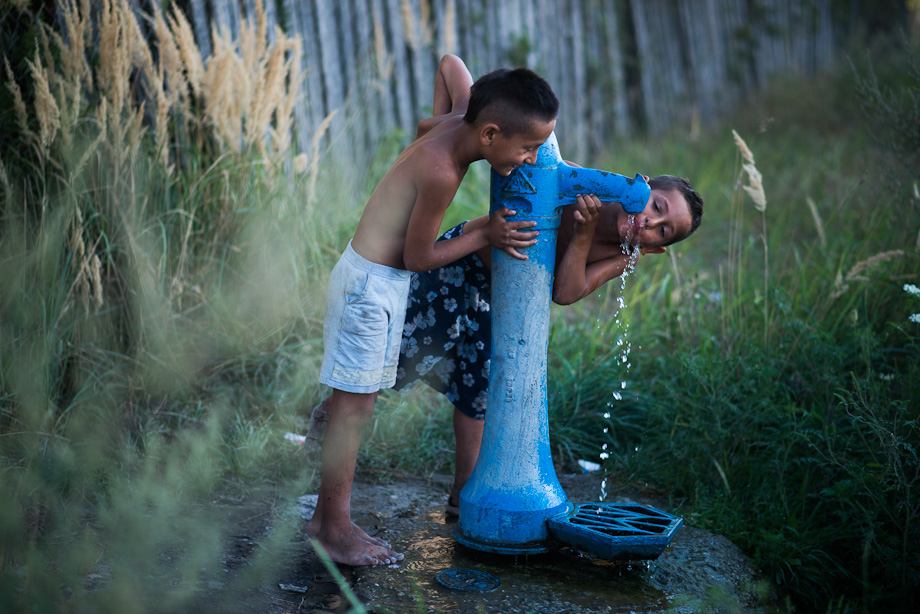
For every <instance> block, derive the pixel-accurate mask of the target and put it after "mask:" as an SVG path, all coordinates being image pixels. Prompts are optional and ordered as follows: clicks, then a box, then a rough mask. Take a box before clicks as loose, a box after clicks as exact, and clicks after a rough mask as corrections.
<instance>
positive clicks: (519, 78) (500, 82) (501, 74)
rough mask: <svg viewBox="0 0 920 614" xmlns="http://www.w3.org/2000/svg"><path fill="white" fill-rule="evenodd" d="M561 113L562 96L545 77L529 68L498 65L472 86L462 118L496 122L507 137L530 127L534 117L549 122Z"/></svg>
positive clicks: (475, 122)
mask: <svg viewBox="0 0 920 614" xmlns="http://www.w3.org/2000/svg"><path fill="white" fill-rule="evenodd" d="M558 113H559V99H558V98H556V94H554V93H553V88H551V87H550V85H549V83H547V82H546V80H545V79H543V77H541V76H540V75H538V74H537V73H535V72H534V71H532V70H530V69H528V68H514V69H512V68H499V69H498V70H493V71H492V72H490V73H489V74H487V75H483V76H482V77H480V78H479V79H477V80H476V82H475V83H473V87H472V88H470V102H469V105H468V106H467V109H466V115H464V116H463V121H465V122H467V123H468V124H474V125H475V124H479V123H483V122H493V123H495V124H497V125H498V127H499V128H501V130H502V132H506V133H507V134H508V136H513V135H515V134H520V133H521V132H526V131H527V130H529V129H530V126H531V124H532V123H533V122H534V120H539V121H543V122H550V121H552V120H554V119H556V115H557V114H558Z"/></svg>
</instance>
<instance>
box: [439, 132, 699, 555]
mask: <svg viewBox="0 0 920 614" xmlns="http://www.w3.org/2000/svg"><path fill="white" fill-rule="evenodd" d="M650 192H651V190H650V188H649V186H648V183H646V181H645V179H644V178H643V177H642V176H641V175H636V177H635V178H629V177H625V176H623V175H618V174H616V173H610V172H606V171H599V170H594V169H587V168H579V167H573V166H570V165H568V164H566V163H565V162H564V161H563V160H562V158H561V156H560V155H559V145H558V143H557V141H556V136H555V134H553V135H550V138H549V139H548V140H547V141H546V143H544V144H543V145H542V146H541V147H540V149H539V151H538V153H537V159H536V162H535V163H534V164H532V165H526V166H522V167H520V168H517V169H515V171H514V172H512V173H511V174H510V175H508V176H507V177H503V176H501V175H499V174H498V173H496V172H495V171H494V170H493V171H492V184H491V199H490V201H491V202H490V210H491V211H492V212H493V213H494V212H495V211H497V210H499V209H501V208H502V207H508V208H510V209H514V210H515V211H517V215H516V216H515V217H514V218H513V219H515V220H533V221H536V222H537V226H536V228H534V230H537V231H539V233H540V234H539V236H538V237H537V243H536V244H535V245H533V246H531V247H529V248H527V250H526V254H527V256H528V260H518V259H515V258H513V257H512V256H510V255H508V254H506V253H505V252H504V251H501V250H498V249H494V248H493V250H492V362H491V368H490V372H489V396H488V410H487V413H486V421H485V430H484V433H483V439H482V447H481V450H480V453H479V458H478V460H477V462H476V467H475V468H474V470H473V474H472V476H471V477H470V480H469V481H468V482H467V483H466V485H465V486H464V487H463V490H462V491H461V492H460V521H459V523H458V525H457V527H456V529H455V531H454V537H455V538H456V539H457V541H459V542H460V543H461V544H464V545H466V546H469V547H471V548H474V549H477V550H483V551H487V552H496V553H501V554H536V553H542V552H548V551H550V550H553V549H555V548H557V547H558V545H559V542H564V543H569V544H570V545H574V546H576V547H578V548H579V549H582V550H587V551H589V552H592V553H595V554H597V555H599V556H603V557H605V558H617V557H630V558H654V557H657V556H658V554H660V552H661V550H663V549H664V547H666V546H667V544H668V542H669V540H670V537H671V536H673V535H674V533H676V531H677V530H678V529H679V527H680V524H681V520H680V519H679V518H675V517H673V516H669V515H668V514H665V513H664V512H660V511H659V510H655V509H654V508H647V507H644V506H636V505H632V506H629V509H628V510H623V509H617V508H616V506H615V504H606V503H599V504H590V505H588V506H586V505H585V504H573V503H569V502H568V501H567V499H566V495H565V492H563V490H562V486H561V485H560V484H559V479H558V478H557V477H556V472H555V469H554V468H553V462H552V456H551V454H550V447H549V426H548V414H547V394H546V356H547V345H548V341H549V322H550V302H551V298H552V286H553V270H554V267H555V259H556V235H557V230H558V227H559V223H560V219H561V211H560V208H561V207H562V206H565V205H569V204H574V203H575V202H576V201H575V197H576V196H577V195H578V194H596V195H597V196H598V198H600V199H601V200H602V201H616V202H619V203H621V204H622V205H623V208H624V209H625V210H626V211H627V212H629V213H638V212H640V211H642V209H644V208H645V205H646V203H647V202H648V199H649V195H650ZM643 510H648V511H649V513H648V514H645V513H644V511H643ZM652 517H654V518H652ZM624 523H625V525H624ZM626 525H628V527H630V528H627V529H624V528H623V527H624V526H626ZM662 541H663V545H662Z"/></svg>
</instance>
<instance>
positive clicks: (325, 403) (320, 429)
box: [305, 396, 390, 548]
mask: <svg viewBox="0 0 920 614" xmlns="http://www.w3.org/2000/svg"><path fill="white" fill-rule="evenodd" d="M332 402H333V399H332V397H331V396H329V397H326V398H325V399H323V400H322V401H320V402H319V403H318V404H317V405H316V406H315V407H314V408H313V411H312V413H311V415H310V426H309V428H308V430H307V441H306V444H305V445H307V446H309V448H310V449H308V454H309V455H310V456H311V457H312V456H316V457H319V456H320V455H321V453H322V448H323V436H324V435H325V433H326V424H327V423H328V421H329V414H330V413H331V412H332V411H333V404H332ZM314 447H315V449H316V452H313V450H312V448H314ZM314 460H317V459H314ZM322 519H323V501H322V498H319V499H318V500H317V502H316V508H315V509H314V510H313V517H312V518H311V519H310V522H309V523H307V527H306V532H307V535H309V536H310V537H316V536H317V535H318V534H319V529H320V526H321V525H322ZM352 528H353V529H354V530H355V533H357V534H358V535H359V536H361V537H362V538H363V539H365V540H367V541H369V542H371V543H372V544H377V545H378V546H384V547H386V548H389V547H390V544H389V543H388V542H386V541H384V540H382V539H379V538H377V537H371V536H370V535H368V534H367V533H366V532H365V531H364V529H362V528H361V527H359V526H358V525H357V524H355V523H354V522H352Z"/></svg>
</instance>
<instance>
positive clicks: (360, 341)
mask: <svg viewBox="0 0 920 614" xmlns="http://www.w3.org/2000/svg"><path fill="white" fill-rule="evenodd" d="M472 81H473V80H472V77H471V76H470V73H469V71H468V70H467V69H466V66H465V65H464V64H463V62H462V61H461V60H460V58H458V57H456V56H452V55H446V56H444V58H442V60H441V63H440V66H439V69H438V73H437V76H436V78H435V89H434V114H435V117H432V118H430V119H427V120H425V121H423V122H421V123H420V124H419V127H418V138H417V139H416V140H415V141H414V142H413V143H412V144H410V145H409V146H408V147H407V148H406V149H405V150H404V151H403V152H402V153H401V154H400V155H399V157H398V158H397V159H396V161H395V162H394V163H393V165H392V166H391V167H390V170H389V171H387V173H386V175H384V177H383V179H382V180H381V181H380V183H379V184H378V185H377V188H376V189H375V190H374V192H373V194H372V195H371V197H370V199H369V200H368V202H367V205H366V206H365V208H364V213H363V214H362V216H361V220H360V221H359V222H358V227H357V229H356V230H355V234H354V237H353V238H352V240H351V241H350V242H349V244H348V247H347V248H346V250H345V253H344V254H343V255H342V257H341V259H340V260H339V262H338V264H336V266H335V268H334V269H333V271H332V274H331V276H330V280H329V288H328V290H327V296H326V312H325V320H324V331H323V344H324V358H323V366H322V369H321V372H320V377H319V381H320V382H321V383H323V384H326V385H328V386H330V387H331V388H332V395H331V396H330V397H329V399H327V400H326V401H325V403H324V409H325V411H326V413H327V416H328V422H327V424H326V429H325V437H324V440H323V447H322V474H321V478H320V488H319V500H318V503H317V506H316V512H315V513H314V515H313V518H312V519H311V520H310V522H309V524H308V526H307V532H308V533H309V534H310V535H312V536H313V537H314V538H315V539H317V541H318V542H319V543H320V544H321V545H322V547H323V548H324V549H325V550H326V552H327V553H328V554H329V556H330V557H331V558H332V560H333V561H335V562H337V563H343V564H347V565H381V564H384V565H389V564H392V563H396V562H397V561H400V560H402V559H403V558H404V557H403V555H402V554H401V553H398V552H396V551H394V550H392V549H391V548H390V546H389V545H388V544H386V543H385V542H383V541H382V540H379V539H376V538H372V537H370V536H368V535H367V533H365V532H364V531H363V530H362V529H361V528H360V527H358V526H357V525H356V524H355V523H353V522H352V520H351V488H352V483H353V481H354V473H355V464H356V460H357V455H358V446H359V445H360V442H361V431H362V429H363V428H364V426H365V425H366V424H367V423H368V421H369V420H370V418H371V417H372V415H373V412H374V402H375V401H376V399H377V393H378V391H379V390H380V389H381V388H390V387H392V386H393V384H394V383H395V381H396V365H397V362H398V359H399V347H400V341H401V338H402V329H403V322H404V318H405V310H406V300H407V297H408V292H409V278H410V275H411V272H412V271H427V270H430V269H434V268H437V267H440V266H443V265H445V264H448V263H450V262H452V261H454V260H456V259H458V258H461V257H463V256H466V255H468V254H470V253H472V252H474V251H476V250H480V249H483V248H486V247H487V246H490V245H491V246H494V247H497V248H499V249H503V250H504V251H506V252H508V253H509V254H511V255H512V256H514V257H516V258H522V259H524V258H526V256H523V255H522V254H521V253H520V252H518V251H517V250H518V249H519V248H523V247H527V246H529V245H532V244H533V243H534V241H533V240H532V239H531V238H529V237H522V236H520V235H519V234H518V233H517V230H518V229H521V228H523V227H524V223H523V222H507V221H505V217H506V216H509V215H513V214H514V212H513V211H510V210H508V209H505V210H503V211H499V212H496V213H495V214H494V215H492V216H491V217H490V218H488V219H486V220H485V221H484V223H483V224H482V225H480V226H479V227H478V228H475V229H471V231H470V232H468V233H464V234H463V235H462V236H459V237H456V238H455V239H451V240H446V241H436V239H437V237H438V231H439V229H440V225H441V221H442V219H443V217H444V212H445V210H446V209H447V207H448V205H450V203H451V201H452V200H453V198H454V195H455V194H456V192H457V188H458V187H459V185H460V182H461V181H462V180H463V177H464V175H465V174H466V172H467V169H468V168H469V165H470V164H471V163H472V162H475V161H476V160H482V159H485V160H486V161H488V162H489V164H491V165H492V167H493V168H494V169H495V170H496V171H498V172H499V173H502V174H503V175H508V174H510V173H511V172H512V171H513V170H514V169H515V168H516V167H518V166H522V165H524V164H532V163H533V162H534V161H535V159H536V152H537V149H538V148H539V147H540V145H542V144H543V142H544V141H545V140H546V139H547V138H548V137H549V135H550V133H552V131H553V128H554V126H555V123H556V114H557V113H558V110H559V101H558V100H557V99H556V96H555V95H554V94H553V92H552V89H551V88H550V87H549V85H548V84H547V83H546V81H544V80H543V79H541V78H540V77H539V76H537V75H536V74H535V73H533V72H531V71H530V70H527V69H515V70H508V69H500V70H497V71H494V72H492V73H489V74H488V75H485V76H483V77H482V78H480V79H479V80H478V81H476V83H475V84H474V83H473V82H472Z"/></svg>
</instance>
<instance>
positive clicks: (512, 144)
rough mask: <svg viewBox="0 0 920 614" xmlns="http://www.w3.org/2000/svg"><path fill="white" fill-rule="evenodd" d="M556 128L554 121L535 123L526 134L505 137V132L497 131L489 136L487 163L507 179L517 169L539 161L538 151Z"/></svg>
mask: <svg viewBox="0 0 920 614" xmlns="http://www.w3.org/2000/svg"><path fill="white" fill-rule="evenodd" d="M492 125H494V124H492ZM555 127H556V120H555V119H554V120H552V121H549V122H542V121H535V122H533V124H531V127H530V129H529V130H527V131H526V132H520V133H518V134H515V135H512V136H505V133H504V132H502V131H500V130H497V129H496V130H495V131H494V132H492V133H490V134H489V135H488V143H487V147H486V156H485V158H486V161H488V163H489V164H491V165H492V168H494V169H495V170H496V171H497V172H498V174H499V175H502V176H505V177H507V176H508V175H510V174H511V172H512V171H513V170H514V169H516V168H517V167H519V166H524V165H525V164H533V163H534V162H536V161H537V149H539V148H540V145H542V144H543V143H544V142H546V139H548V138H549V135H550V134H552V132H553V129H554V128H555Z"/></svg>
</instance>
